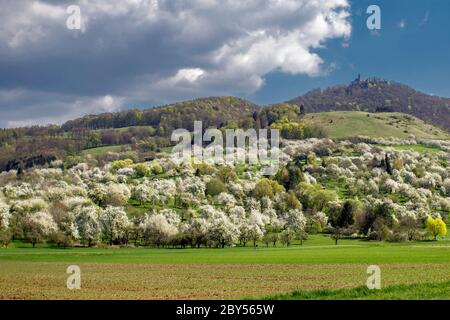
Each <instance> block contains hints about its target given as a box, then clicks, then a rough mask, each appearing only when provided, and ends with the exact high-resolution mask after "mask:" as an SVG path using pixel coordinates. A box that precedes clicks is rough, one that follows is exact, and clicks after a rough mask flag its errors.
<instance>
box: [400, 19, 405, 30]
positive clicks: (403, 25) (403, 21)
mask: <svg viewBox="0 0 450 320" xmlns="http://www.w3.org/2000/svg"><path fill="white" fill-rule="evenodd" d="M398 26H399V28H400V29H405V27H406V21H405V19H402V20H400V22H399V23H398Z"/></svg>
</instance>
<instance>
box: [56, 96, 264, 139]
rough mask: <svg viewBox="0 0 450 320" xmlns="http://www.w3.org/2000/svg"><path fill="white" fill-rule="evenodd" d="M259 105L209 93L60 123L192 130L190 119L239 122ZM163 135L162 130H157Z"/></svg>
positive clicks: (67, 126) (214, 123) (92, 127)
mask: <svg viewBox="0 0 450 320" xmlns="http://www.w3.org/2000/svg"><path fill="white" fill-rule="evenodd" d="M258 109H259V107H258V106H257V105H255V104H253V103H251V102H249V101H246V100H243V99H239V98H235V97H212V98H203V99H196V100H191V101H184V102H179V103H176V104H172V105H166V106H162V107H157V108H152V109H146V110H129V111H123V112H117V113H104V114H100V115H89V116H85V117H82V118H79V119H75V120H72V121H68V122H67V123H65V124H64V125H63V126H62V129H63V130H65V131H70V130H73V129H81V128H83V129H89V130H96V129H107V128H124V127H132V126H152V127H154V128H155V129H157V130H161V131H167V130H171V129H172V130H173V129H178V128H185V129H188V130H192V128H193V125H194V121H203V125H204V127H209V126H211V127H218V128H221V127H224V126H243V127H248V125H246V122H248V121H249V119H251V118H252V114H253V112H255V111H257V110H258ZM159 133H160V134H161V135H165V133H164V132H159Z"/></svg>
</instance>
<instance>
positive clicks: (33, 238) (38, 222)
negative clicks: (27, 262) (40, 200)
mask: <svg viewBox="0 0 450 320" xmlns="http://www.w3.org/2000/svg"><path fill="white" fill-rule="evenodd" d="M22 227H23V231H24V235H25V239H26V240H27V241H28V242H30V243H31V244H32V245H33V248H34V247H35V246H36V244H37V243H41V242H43V241H44V240H45V239H46V238H47V237H48V236H49V235H50V234H51V233H53V232H55V231H56V230H57V225H56V223H55V221H53V218H52V216H51V215H50V213H48V212H47V211H39V212H34V213H29V214H27V215H26V216H25V217H24V219H23V221H22Z"/></svg>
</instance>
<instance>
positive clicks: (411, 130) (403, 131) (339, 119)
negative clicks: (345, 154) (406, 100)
mask: <svg viewBox="0 0 450 320" xmlns="http://www.w3.org/2000/svg"><path fill="white" fill-rule="evenodd" d="M304 120H305V121H306V122H309V123H315V124H319V125H321V126H323V127H324V128H326V131H327V133H328V135H329V136H330V138H346V137H354V136H368V137H374V138H378V137H380V138H382V137H384V138H388V137H397V138H407V137H408V136H409V135H411V134H413V135H415V136H416V137H417V138H422V139H437V140H448V139H450V135H449V134H448V133H446V132H444V131H443V130H441V129H439V128H436V127H434V126H432V125H429V124H427V123H425V122H423V121H422V120H419V119H417V118H415V117H412V116H409V115H406V114H402V113H367V112H353V111H335V112H323V113H311V114H307V115H306V116H305V118H304Z"/></svg>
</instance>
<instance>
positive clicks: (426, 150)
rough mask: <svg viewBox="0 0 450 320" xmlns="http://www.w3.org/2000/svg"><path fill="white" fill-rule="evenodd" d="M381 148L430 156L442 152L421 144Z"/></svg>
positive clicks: (436, 148)
mask: <svg viewBox="0 0 450 320" xmlns="http://www.w3.org/2000/svg"><path fill="white" fill-rule="evenodd" d="M382 147H383V148H393V149H395V150H399V151H415V152H418V153H420V154H430V153H438V152H441V151H443V150H442V149H440V148H438V147H432V146H426V145H423V144H413V145H395V146H382Z"/></svg>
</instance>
